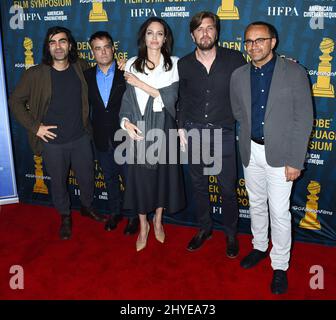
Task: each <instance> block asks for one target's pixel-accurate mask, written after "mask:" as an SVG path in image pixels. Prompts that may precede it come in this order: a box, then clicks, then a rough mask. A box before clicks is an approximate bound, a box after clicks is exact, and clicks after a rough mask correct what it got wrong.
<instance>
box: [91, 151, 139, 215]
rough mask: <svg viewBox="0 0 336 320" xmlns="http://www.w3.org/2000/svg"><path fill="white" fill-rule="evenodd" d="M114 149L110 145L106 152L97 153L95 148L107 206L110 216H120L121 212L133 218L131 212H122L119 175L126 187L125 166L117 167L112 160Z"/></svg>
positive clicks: (133, 213)
mask: <svg viewBox="0 0 336 320" xmlns="http://www.w3.org/2000/svg"><path fill="white" fill-rule="evenodd" d="M114 152H115V148H114V147H113V146H112V145H110V146H109V147H108V150H107V151H99V150H98V149H97V148H96V155H97V158H98V161H99V164H100V166H101V168H102V170H103V173H104V180H105V183H106V191H107V194H108V204H109V209H110V214H111V215H120V214H121V212H122V213H123V214H124V215H125V216H127V217H129V218H135V217H137V214H136V213H135V212H133V211H132V210H122V207H123V205H122V202H123V193H122V192H121V190H120V181H119V175H120V176H121V178H122V181H123V185H124V186H125V185H126V177H127V164H123V165H119V164H118V163H116V161H115V159H114Z"/></svg>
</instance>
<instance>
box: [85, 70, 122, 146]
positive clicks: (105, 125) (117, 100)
mask: <svg viewBox="0 0 336 320" xmlns="http://www.w3.org/2000/svg"><path fill="white" fill-rule="evenodd" d="M96 71H97V66H94V67H92V68H90V69H88V70H86V71H85V72H84V75H85V79H86V82H87V84H88V89H89V104H90V115H91V120H92V127H93V140H94V143H95V146H96V148H97V149H98V150H99V151H103V152H104V151H107V149H108V146H109V140H110V143H112V146H113V147H116V146H117V145H118V144H119V143H120V142H115V141H114V139H113V137H114V134H115V132H116V131H117V130H119V129H120V123H119V111H120V105H121V99H122V96H123V94H124V92H125V90H126V84H125V79H124V72H123V71H120V70H119V69H118V68H117V67H116V69H115V74H114V79H113V84H112V88H111V92H110V97H109V101H108V104H107V108H105V106H104V102H103V100H102V98H101V96H100V93H99V89H98V85H97V80H96Z"/></svg>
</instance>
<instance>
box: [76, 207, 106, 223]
mask: <svg viewBox="0 0 336 320" xmlns="http://www.w3.org/2000/svg"><path fill="white" fill-rule="evenodd" d="M80 213H81V215H82V216H84V217H88V218H90V219H93V220H95V221H98V222H105V221H106V220H107V219H106V218H105V217H104V216H103V215H101V214H99V213H97V212H96V211H95V210H94V209H93V208H87V207H84V206H81V209H80Z"/></svg>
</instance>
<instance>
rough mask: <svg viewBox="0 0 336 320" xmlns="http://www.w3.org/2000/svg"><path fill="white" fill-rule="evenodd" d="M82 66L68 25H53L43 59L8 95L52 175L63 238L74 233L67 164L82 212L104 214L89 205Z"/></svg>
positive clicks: (89, 157) (90, 178) (89, 151)
mask: <svg viewBox="0 0 336 320" xmlns="http://www.w3.org/2000/svg"><path fill="white" fill-rule="evenodd" d="M86 68H87V64H86V63H85V62H84V61H81V60H79V59H78V54H77V46H76V42H75V40H74V38H73V36H72V34H71V32H70V30H68V29H67V28H64V27H59V26H55V27H51V28H49V29H48V31H47V34H46V37H45V40H44V45H43V59H42V63H41V64H39V65H36V66H34V67H31V68H30V69H28V70H26V71H25V72H24V74H23V76H22V78H21V80H20V82H19V83H18V85H17V87H16V88H15V90H14V92H13V93H12V95H11V96H10V99H9V106H10V108H11V110H12V112H13V114H14V115H15V117H16V119H17V120H18V121H19V123H21V125H23V126H24V127H25V128H26V129H27V130H28V136H29V142H30V145H31V147H32V150H33V152H34V154H35V155H42V156H43V161H44V164H45V167H46V169H47V172H48V174H49V175H50V177H51V189H52V201H53V204H54V206H55V208H56V209H57V211H58V212H59V213H60V215H61V218H62V222H61V228H60V231H59V235H60V238H61V239H69V238H70V237H71V233H72V219H71V210H70V206H71V205H70V196H69V193H68V190H67V178H68V175H69V170H70V167H72V168H73V170H74V171H75V174H76V178H77V180H78V183H79V187H80V200H81V203H82V207H81V214H82V215H84V216H88V217H90V218H92V219H94V220H96V221H103V220H104V219H103V218H102V217H100V216H99V215H97V214H96V213H95V211H94V210H93V208H92V202H93V193H94V171H93V170H94V166H93V155H92V147H91V139H90V133H89V118H88V115H89V104H88V99H87V95H88V89H87V85H86V82H85V78H84V75H83V70H84V69H86Z"/></svg>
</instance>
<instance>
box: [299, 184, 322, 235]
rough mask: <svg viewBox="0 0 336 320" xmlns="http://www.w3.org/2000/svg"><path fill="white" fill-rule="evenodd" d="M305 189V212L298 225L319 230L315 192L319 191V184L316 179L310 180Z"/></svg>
mask: <svg viewBox="0 0 336 320" xmlns="http://www.w3.org/2000/svg"><path fill="white" fill-rule="evenodd" d="M307 190H308V192H309V195H308V196H307V199H308V201H307V203H306V214H305V216H304V217H303V218H302V219H301V221H300V224H299V227H300V228H303V229H310V230H321V224H320V222H319V221H318V220H317V209H318V202H317V201H318V199H319V197H318V196H317V194H319V193H320V192H321V185H320V184H319V183H318V182H317V181H312V180H311V181H310V183H309V185H308V187H307Z"/></svg>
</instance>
